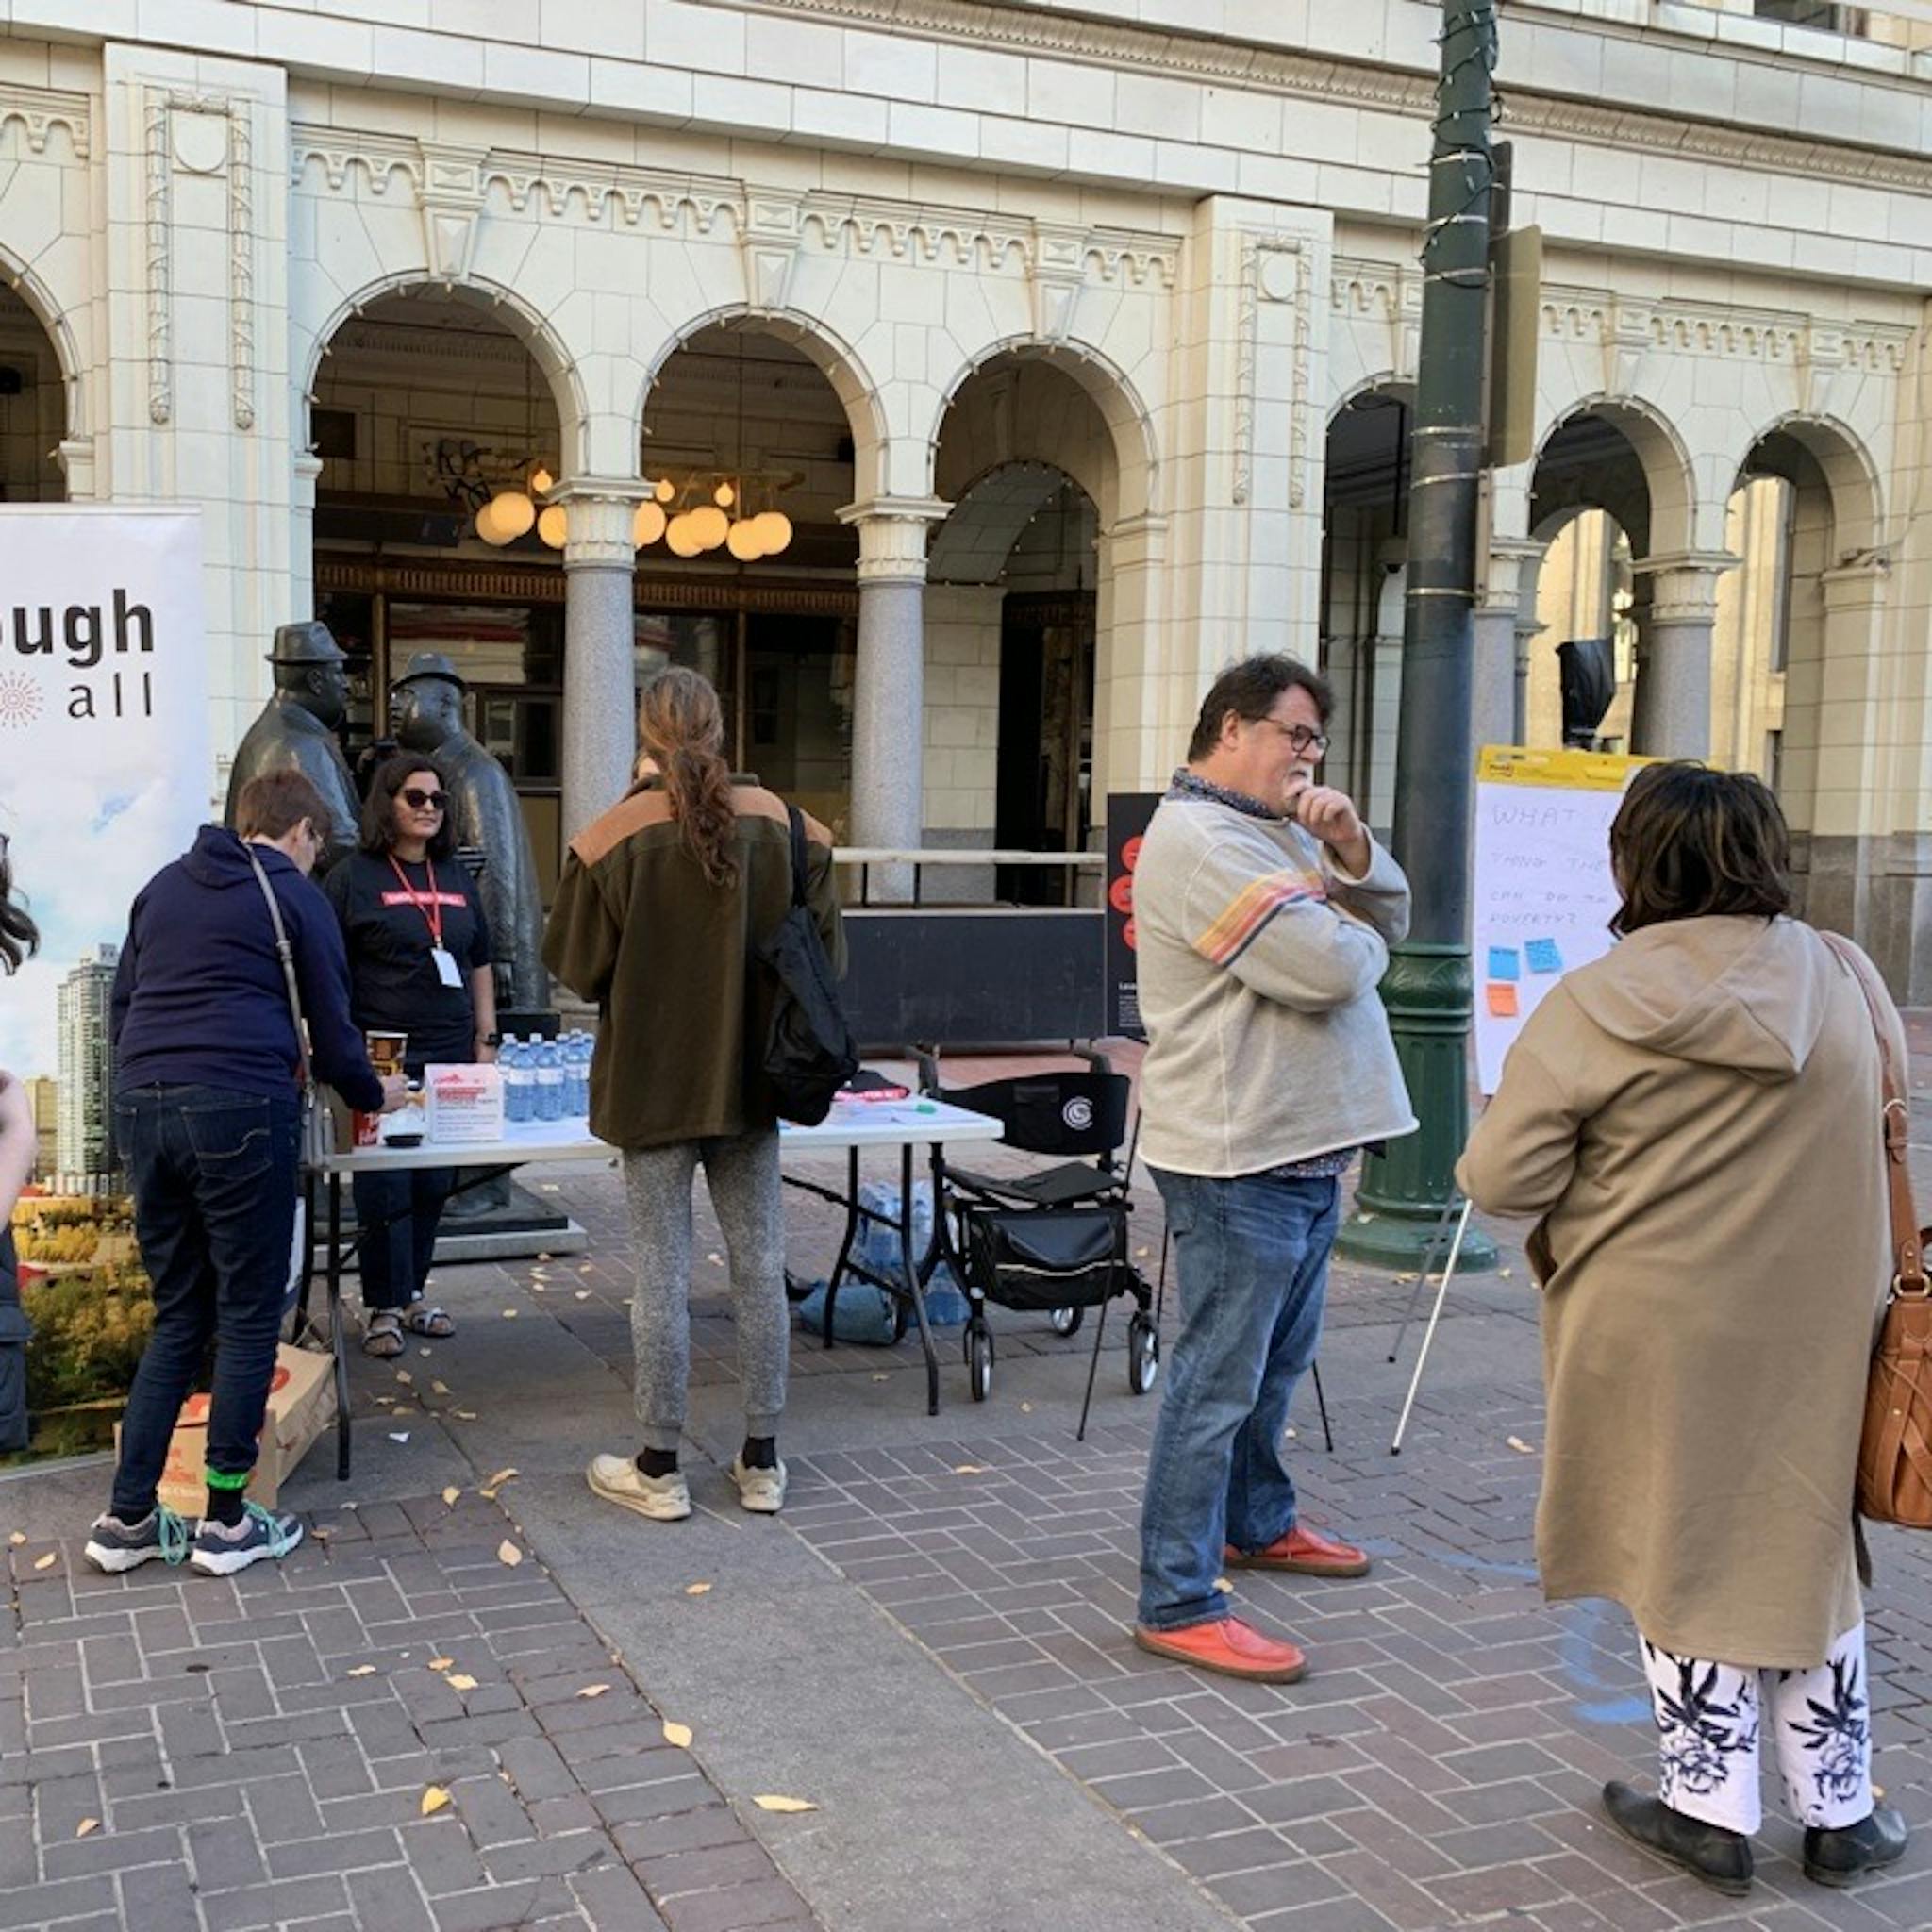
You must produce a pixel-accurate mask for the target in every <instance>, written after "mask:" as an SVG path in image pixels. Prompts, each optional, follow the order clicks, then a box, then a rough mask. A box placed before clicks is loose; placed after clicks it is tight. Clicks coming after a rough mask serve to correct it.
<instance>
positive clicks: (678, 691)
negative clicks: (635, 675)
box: [638, 664, 738, 886]
mask: <svg viewBox="0 0 1932 1932" xmlns="http://www.w3.org/2000/svg"><path fill="white" fill-rule="evenodd" d="M638 740H639V742H640V744H641V747H642V756H643V758H648V759H649V760H650V761H651V762H652V763H653V764H654V765H656V766H657V768H658V773H659V774H660V775H661V776H662V778H663V781H664V794H665V797H666V799H667V800H668V801H669V803H670V806H671V816H672V818H673V819H675V821H676V824H677V828H678V831H679V833H680V834H681V835H682V837H683V840H684V845H685V849H686V850H687V851H688V852H689V853H690V854H691V857H692V858H694V859H696V860H697V862H698V864H699V865H700V866H701V867H703V869H704V874H705V877H706V879H707V880H708V881H709V883H710V884H712V885H714V886H732V885H736V884H737V883H738V813H737V810H736V808H734V807H733V805H732V802H731V766H730V764H729V762H728V761H727V760H726V758H725V757H724V708H723V707H722V706H721V705H720V704H719V702H718V693H717V691H715V690H714V689H713V688H712V686H711V683H710V681H709V679H708V678H704V677H700V676H699V675H698V674H697V673H696V672H695V671H690V670H687V669H686V668H685V667H684V666H683V665H681V664H673V665H670V666H667V667H666V668H665V669H664V670H662V671H660V672H658V675H656V676H655V677H653V678H652V679H651V681H650V682H649V683H648V684H646V685H645V686H644V688H643V690H642V691H641V693H640V694H639V697H638Z"/></svg>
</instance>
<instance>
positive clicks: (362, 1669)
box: [349, 1664, 375, 1677]
mask: <svg viewBox="0 0 1932 1932" xmlns="http://www.w3.org/2000/svg"><path fill="white" fill-rule="evenodd" d="M349 1674H350V1676H352V1677H373V1676H375V1665H374V1664H357V1665H356V1666H355V1667H354V1669H352V1670H351V1671H350V1673H349Z"/></svg>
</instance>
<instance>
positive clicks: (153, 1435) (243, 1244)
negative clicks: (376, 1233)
mask: <svg viewBox="0 0 1932 1932" xmlns="http://www.w3.org/2000/svg"><path fill="white" fill-rule="evenodd" d="M114 1140H115V1144H116V1145H117V1146H118V1147H119V1148H120V1150H121V1164H122V1166H123V1167H124V1168H125V1171H126V1174H127V1180H128V1185H129V1187H130V1188H131V1189H132V1191H133V1193H134V1232H135V1237H136V1239H137V1240H138V1241H140V1243H141V1258H142V1265H143V1266H144V1267H145V1268H146V1269H147V1274H148V1280H149V1283H150V1284H151V1286H152V1288H153V1291H154V1298H155V1329H154V1335H153V1338H152V1339H151V1340H150V1341H149V1342H148V1345H147V1349H146V1351H145V1353H143V1355H142V1358H141V1367H140V1368H139V1369H137V1370H136V1371H135V1375H134V1386H133V1388H132V1389H130V1390H129V1391H128V1393H127V1411H126V1413H125V1416H123V1418H122V1422H121V1461H120V1466H119V1467H118V1468H117V1469H116V1470H115V1472H114V1502H113V1508H114V1514H115V1515H116V1516H118V1517H120V1518H121V1520H122V1521H123V1522H124V1523H136V1522H139V1521H140V1520H141V1519H142V1517H144V1516H146V1515H147V1514H148V1512H149V1511H150V1510H151V1509H153V1507H155V1485H156V1484H157V1483H158V1481H159V1480H160V1474H161V1468H162V1465H163V1464H164V1463H165V1462H166V1461H167V1459H168V1439H169V1437H170V1436H172V1435H173V1434H174V1430H175V1421H176V1419H177V1417H178V1416H179V1415H180V1412H181V1405H182V1403H183V1402H184V1401H185V1400H186V1399H187V1396H188V1392H189V1391H190V1390H191V1389H192V1387H193V1385H194V1379H195V1377H196V1376H197V1375H198V1374H200V1373H201V1365H202V1362H203V1360H204V1359H205V1357H207V1354H208V1342H209V1341H213V1342H214V1344H215V1371H214V1387H213V1394H212V1400H211V1402H210V1405H209V1410H208V1468H210V1469H212V1470H216V1471H218V1472H219V1473H220V1474H223V1475H246V1474H248V1473H249V1472H250V1471H251V1470H252V1469H253V1468H254V1467H255V1449H256V1439H257V1438H258V1436H259V1435H260V1434H261V1424H262V1418H263V1416H264V1414H265V1413H266V1411H267V1408H268V1391H269V1383H270V1381H271V1380H272V1378H273V1377H274V1374H275V1339H276V1334H277V1331H278V1330H279V1329H280V1327H281V1322H282V1309H283V1304H284V1300H285V1295H286V1291H287V1289H288V1285H289V1267H290V1259H291V1251H292V1249H293V1246H294V1240H295V1176H296V1169H297V1164H298V1159H299V1153H300V1147H299V1142H300V1127H299V1124H298V1120H297V1108H296V1102H295V1096H294V1093H293V1091H291V1092H290V1094H289V1097H288V1098H287V1099H286V1100H283V1099H275V1100H265V1099H263V1098H262V1097H261V1096H260V1095H259V1094H255V1093H237V1092H233V1091H230V1090H228V1089H226V1088H222V1087H192V1086H149V1087H134V1088H124V1089H123V1090H122V1091H121V1092H119V1093H118V1094H117V1095H116V1096H115V1099H114Z"/></svg>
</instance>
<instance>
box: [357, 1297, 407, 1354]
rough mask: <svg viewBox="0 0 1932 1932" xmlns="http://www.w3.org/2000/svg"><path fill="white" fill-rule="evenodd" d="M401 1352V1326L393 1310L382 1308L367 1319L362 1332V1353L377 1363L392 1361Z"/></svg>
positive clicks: (399, 1319)
mask: <svg viewBox="0 0 1932 1932" xmlns="http://www.w3.org/2000/svg"><path fill="white" fill-rule="evenodd" d="M402 1352H403V1324H402V1319H401V1317H400V1316H398V1315H397V1313H396V1311H395V1310H394V1309H393V1308H382V1309H379V1310H378V1311H377V1312H376V1313H375V1314H373V1315H371V1316H370V1318H369V1325H368V1327H366V1328H365V1329H364V1330H363V1331H362V1353H363V1354H364V1355H366V1356H373V1357H375V1360H377V1361H379V1362H389V1361H393V1360H394V1359H395V1358H396V1357H397V1356H399V1355H401V1354H402Z"/></svg>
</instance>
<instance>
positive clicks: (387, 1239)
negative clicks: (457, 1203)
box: [353, 1167, 457, 1314]
mask: <svg viewBox="0 0 1932 1932" xmlns="http://www.w3.org/2000/svg"><path fill="white" fill-rule="evenodd" d="M353 1178H354V1181H355V1195H356V1225H357V1226H358V1228H363V1227H366V1228H368V1229H370V1230H371V1232H370V1233H368V1234H365V1235H360V1236H358V1240H357V1246H358V1249H359V1250H360V1252H361V1256H362V1306H363V1307H365V1308H367V1309H368V1310H369V1312H370V1313H371V1314H375V1313H376V1312H377V1311H378V1310H381V1309H384V1308H387V1309H391V1310H393V1311H395V1312H398V1313H400V1312H401V1310H403V1309H404V1308H407V1307H408V1306H409V1304H410V1303H411V1302H416V1301H421V1300H422V1298H423V1284H424V1283H425V1281H427V1280H428V1278H429V1264H430V1262H431V1261H432V1260H433V1259H434V1258H435V1257H436V1224H437V1223H438V1222H439V1221H441V1219H442V1205H443V1203H444V1202H445V1201H447V1200H448V1199H449V1196H450V1191H451V1189H453V1188H454V1187H455V1186H456V1179H457V1176H456V1170H455V1169H454V1168H448V1167H408V1168H403V1169H401V1170H400V1171H399V1172H396V1173H393V1174H357V1175H355V1176H354V1177H353Z"/></svg>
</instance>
